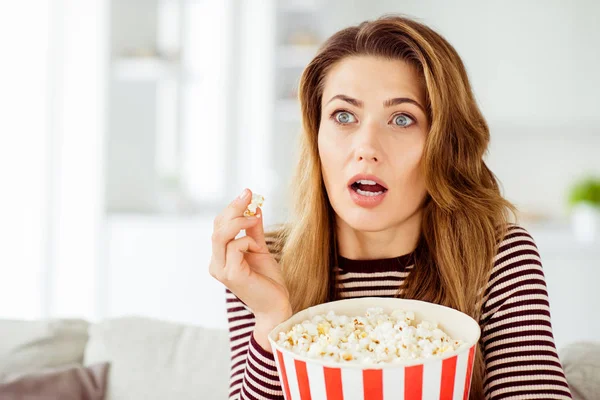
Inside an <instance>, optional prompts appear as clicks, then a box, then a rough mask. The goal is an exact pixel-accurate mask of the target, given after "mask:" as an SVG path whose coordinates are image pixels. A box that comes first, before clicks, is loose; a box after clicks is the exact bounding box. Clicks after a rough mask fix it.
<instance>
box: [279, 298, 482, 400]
mask: <svg viewBox="0 0 600 400" xmlns="http://www.w3.org/2000/svg"><path fill="white" fill-rule="evenodd" d="M370 307H381V308H383V310H384V311H385V312H388V313H391V312H392V311H393V310H396V309H402V310H407V311H413V312H414V313H415V319H416V320H417V321H420V320H427V321H432V322H437V323H438V324H439V325H440V327H441V328H442V329H443V330H444V331H445V332H446V333H448V334H449V335H450V337H452V338H453V339H461V340H463V341H464V342H465V343H467V346H464V347H463V348H461V350H459V351H458V352H454V353H450V354H448V355H447V356H444V357H439V358H438V357H434V358H427V359H423V360H412V361H408V360H407V361H406V363H394V364H384V365H373V366H372V367H368V366H363V365H359V364H344V363H332V362H326V361H321V360H314V359H310V358H307V357H303V356H300V355H298V354H295V353H293V352H291V351H289V350H287V349H285V348H283V347H281V346H278V345H277V343H276V338H277V336H278V334H279V332H286V331H288V330H289V329H291V327H292V326H293V325H295V324H298V323H301V322H303V321H305V320H307V319H311V318H312V317H313V316H315V315H323V314H327V312H329V311H330V310H334V311H335V312H336V314H338V315H350V316H352V315H364V314H365V311H366V309H367V308H370ZM480 334H481V331H480V328H479V324H478V323H477V322H476V321H475V320H473V319H472V318H471V317H469V316H468V315H465V314H463V313H461V312H459V311H457V310H454V309H451V308H448V307H443V306H440V305H437V304H432V303H427V302H423V301H417V300H404V299H396V298H378V297H363V298H358V299H348V300H340V301H336V302H331V303H325V304H321V305H318V306H315V307H311V308H308V309H306V310H303V311H301V312H299V313H297V314H295V315H294V316H293V317H292V318H290V319H289V320H287V321H285V322H284V323H282V324H281V325H279V326H278V327H277V328H275V329H274V330H273V331H272V332H271V333H270V335H269V341H270V343H271V346H272V348H273V352H274V354H275V361H276V364H277V370H278V372H279V378H280V380H281V384H282V387H283V392H284V396H285V399H286V400H325V399H327V400H401V399H406V400H430V399H431V400H433V399H435V400H441V399H443V400H446V399H448V400H450V399H452V400H466V399H468V397H469V388H470V385H471V375H472V369H473V360H474V358H475V351H476V347H477V342H478V340H479V336H480ZM365 367H367V368H365Z"/></svg>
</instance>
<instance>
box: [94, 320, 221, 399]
mask: <svg viewBox="0 0 600 400" xmlns="http://www.w3.org/2000/svg"><path fill="white" fill-rule="evenodd" d="M103 361H107V362H109V363H110V372H109V378H108V390H107V397H106V398H107V400H154V399H156V400H159V399H160V400H164V399H177V400H188V399H189V400H192V399H193V400H197V399H225V398H227V392H228V382H229V347H228V334H227V331H225V330H215V329H205V328H201V327H194V326H189V325H180V324H176V323H171V322H165V321H159V320H154V319H147V318H141V317H127V318H117V319H109V320H106V321H103V322H100V323H98V324H96V325H93V326H92V327H91V328H90V340H89V342H88V345H87V347H86V350H85V359H84V363H85V364H86V365H89V364H93V363H98V362H103Z"/></svg>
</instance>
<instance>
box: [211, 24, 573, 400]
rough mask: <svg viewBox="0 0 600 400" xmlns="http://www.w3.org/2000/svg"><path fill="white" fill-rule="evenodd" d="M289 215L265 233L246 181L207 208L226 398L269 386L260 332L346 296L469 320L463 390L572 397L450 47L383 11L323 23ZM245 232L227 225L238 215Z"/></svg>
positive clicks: (545, 308) (543, 297) (533, 259)
mask: <svg viewBox="0 0 600 400" xmlns="http://www.w3.org/2000/svg"><path fill="white" fill-rule="evenodd" d="M299 97H300V102H301V108H302V115H303V136H302V142H301V148H300V162H299V164H298V169H297V174H296V177H295V181H294V182H293V185H292V188H293V190H294V192H295V195H294V196H293V199H294V203H295V204H294V205H295V208H294V210H295V212H294V214H293V218H292V220H291V221H290V222H289V223H287V224H286V225H284V226H283V227H281V228H279V229H278V230H276V231H274V232H270V233H268V234H266V235H265V234H264V231H263V225H262V219H261V218H260V214H259V215H258V217H249V218H247V217H243V216H242V214H243V212H244V209H245V208H246V206H247V205H248V204H249V203H250V199H251V193H250V191H249V190H245V191H244V193H242V196H241V197H240V198H238V199H236V200H234V201H233V202H232V203H231V204H230V205H229V206H228V207H227V208H226V209H225V210H224V211H223V213H222V214H221V215H219V216H218V217H217V218H216V219H215V225H214V234H213V238H212V240H213V255H212V260H211V264H210V273H211V275H212V276H213V277H215V278H216V279H218V280H219V281H221V282H222V283H223V284H224V285H225V286H227V291H226V292H227V306H228V316H229V325H230V335H231V355H232V367H231V381H230V399H282V398H283V395H282V390H281V386H280V383H279V380H278V376H277V370H276V368H275V362H274V358H273V354H272V352H271V348H270V345H269V343H268V340H267V334H268V332H269V331H270V330H271V329H272V328H274V327H275V326H276V325H278V324H279V323H281V322H282V321H284V320H286V319H287V318H289V317H290V316H291V315H292V314H293V313H295V312H298V311H300V310H302V309H304V308H307V307H309V306H312V305H316V304H320V303H324V302H328V301H332V300H336V299H341V298H351V297H361V296H381V297H391V296H400V297H404V298H411V299H421V300H425V301H429V302H434V303H438V304H443V305H446V306H449V307H453V308H455V309H457V310H460V311H462V312H464V313H466V314H468V315H470V316H472V317H473V318H475V319H476V320H477V321H479V322H480V325H481V329H482V337H481V340H480V342H479V345H478V351H477V353H476V354H477V357H476V359H475V367H474V373H473V383H472V388H471V395H470V396H471V397H470V398H471V399H483V398H487V399H507V398H511V399H523V398H544V399H568V398H571V395H570V392H569V387H568V385H567V382H566V380H565V376H564V373H563V370H562V366H561V364H560V361H559V359H558V356H557V353H556V348H555V345H554V339H553V335H552V327H551V323H550V313H549V303H548V296H547V291H546V284H545V280H544V275H543V272H542V268H541V263H540V258H539V255H538V252H537V249H536V246H535V244H534V241H533V239H532V238H531V236H530V235H529V234H528V233H527V232H526V231H525V230H524V229H522V228H521V227H519V226H516V225H512V224H510V223H509V220H510V217H511V215H512V214H513V207H512V206H511V204H510V203H509V202H507V201H506V200H505V199H504V198H502V196H501V194H500V191H499V188H498V183H497V181H496V179H495V177H494V175H493V174H492V172H491V171H490V170H489V169H488V168H487V166H486V165H485V163H484V161H483V159H482V158H483V155H484V152H485V151H486V148H487V145H488V142H489V129H488V126H487V123H486V121H485V119H484V117H483V116H482V114H481V112H480V110H479V108H478V106H477V104H476V101H475V99H474V97H473V93H472V91H471V87H470V84H469V80H468V77H467V74H466V71H465V68H464V66H463V64H462V61H461V59H460V57H459V56H458V54H457V53H456V51H455V50H454V48H453V47H452V46H451V45H450V44H449V43H448V42H447V41H446V40H445V39H444V38H443V37H441V36H440V35H439V34H437V33H436V32H434V31H432V30H431V29H430V28H428V27H426V26H425V25H422V24H420V23H417V22H415V21H413V20H411V19H408V18H404V17H402V16H393V15H388V16H384V17H382V18H380V19H378V20H375V21H366V22H364V23H362V24H360V25H358V26H355V27H350V28H347V29H344V30H342V31H339V32H337V33H336V34H334V35H333V36H332V37H331V38H330V39H328V40H327V41H326V43H325V44H324V45H323V46H322V47H321V49H320V50H319V52H318V54H317V55H316V57H315V58H314V59H313V60H312V61H311V63H310V64H309V65H308V66H307V67H306V69H305V70H304V72H303V74H302V78H301V81H300V88H299ZM243 229H245V230H246V236H245V237H242V238H239V239H235V237H236V236H237V235H238V234H239V233H240V231H241V230H243Z"/></svg>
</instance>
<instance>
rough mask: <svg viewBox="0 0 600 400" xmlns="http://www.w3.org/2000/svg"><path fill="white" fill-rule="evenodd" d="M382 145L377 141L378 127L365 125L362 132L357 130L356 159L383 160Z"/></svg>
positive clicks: (366, 160)
mask: <svg viewBox="0 0 600 400" xmlns="http://www.w3.org/2000/svg"><path fill="white" fill-rule="evenodd" d="M379 149H380V146H379V143H378V142H377V129H376V128H375V127H368V126H365V127H364V128H363V129H362V131H361V132H357V142H356V147H355V159H356V161H365V162H367V163H370V162H375V163H376V162H379V161H380V160H381V154H380V153H381V151H380V150H379Z"/></svg>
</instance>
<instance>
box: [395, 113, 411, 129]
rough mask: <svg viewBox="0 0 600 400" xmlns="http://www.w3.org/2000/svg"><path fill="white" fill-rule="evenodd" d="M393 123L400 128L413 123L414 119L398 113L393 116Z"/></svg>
mask: <svg viewBox="0 0 600 400" xmlns="http://www.w3.org/2000/svg"><path fill="white" fill-rule="evenodd" d="M409 121H411V122H409ZM394 124H396V125H397V126H399V127H400V128H408V127H409V126H411V125H412V124H414V121H413V119H412V118H410V117H409V116H408V115H405V114H398V115H396V116H395V117H394Z"/></svg>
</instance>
